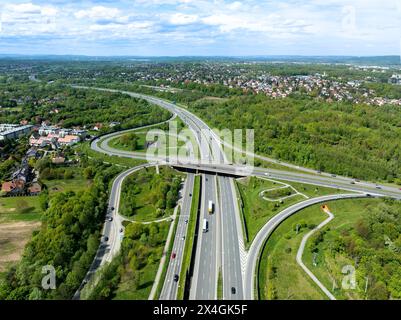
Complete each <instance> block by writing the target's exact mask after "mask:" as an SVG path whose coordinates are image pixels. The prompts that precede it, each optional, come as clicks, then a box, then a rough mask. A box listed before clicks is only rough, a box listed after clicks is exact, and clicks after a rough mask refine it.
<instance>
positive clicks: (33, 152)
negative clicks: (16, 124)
mask: <svg viewBox="0 0 401 320" xmlns="http://www.w3.org/2000/svg"><path fill="white" fill-rule="evenodd" d="M26 157H27V158H28V159H29V158H34V159H39V158H40V155H39V152H38V150H36V149H35V148H30V149H29V150H28V151H27V152H26Z"/></svg>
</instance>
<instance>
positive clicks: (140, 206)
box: [120, 166, 184, 221]
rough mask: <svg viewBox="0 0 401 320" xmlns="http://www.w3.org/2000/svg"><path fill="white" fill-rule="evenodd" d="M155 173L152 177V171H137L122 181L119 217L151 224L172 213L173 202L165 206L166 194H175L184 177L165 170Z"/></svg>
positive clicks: (152, 169) (161, 169)
mask: <svg viewBox="0 0 401 320" xmlns="http://www.w3.org/2000/svg"><path fill="white" fill-rule="evenodd" d="M159 170H160V171H159V172H160V174H156V168H154V167H151V168H145V169H141V170H138V171H136V172H134V173H132V174H131V175H129V176H128V177H127V178H126V179H125V180H124V182H123V186H122V195H121V200H120V214H121V215H124V216H127V217H130V218H132V219H134V220H135V221H152V220H155V219H160V218H163V217H167V216H169V215H171V214H172V213H173V209H174V207H175V204H176V201H170V202H169V203H170V206H169V205H168V203H167V195H168V191H169V190H172V189H174V190H176V187H178V185H177V184H179V183H180V182H181V179H183V178H184V174H183V173H180V172H178V171H176V170H173V169H171V168H170V167H165V166H163V167H160V168H159ZM176 191H177V190H176ZM172 202H174V203H172Z"/></svg>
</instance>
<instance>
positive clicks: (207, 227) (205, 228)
mask: <svg viewBox="0 0 401 320" xmlns="http://www.w3.org/2000/svg"><path fill="white" fill-rule="evenodd" d="M208 230H209V223H208V222H207V219H203V233H205V232H207V231H208Z"/></svg>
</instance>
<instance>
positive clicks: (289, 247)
mask: <svg viewBox="0 0 401 320" xmlns="http://www.w3.org/2000/svg"><path fill="white" fill-rule="evenodd" d="M326 204H327V205H328V207H329V209H330V211H331V212H332V213H333V214H334V217H335V218H334V219H333V220H332V221H331V222H330V223H329V224H328V225H327V226H325V227H324V228H323V230H325V232H326V233H325V238H324V239H325V240H324V241H323V242H321V243H320V244H319V246H318V248H319V250H318V251H317V255H316V256H315V258H313V253H312V251H311V244H312V241H313V236H312V237H311V238H309V240H308V242H307V245H306V247H305V251H304V255H303V262H304V263H305V265H306V266H307V267H308V268H309V269H310V270H311V271H312V272H313V273H314V274H315V276H317V278H318V279H319V280H320V281H321V282H322V283H323V284H324V285H325V287H326V288H328V289H329V290H330V291H332V293H333V294H334V295H335V296H336V298H337V299H364V298H365V297H364V295H363V290H364V286H365V285H366V282H365V278H358V277H357V280H358V283H359V284H358V288H357V289H356V290H344V289H342V288H341V283H342V280H343V279H344V274H343V273H342V272H341V270H342V268H343V267H344V266H345V265H352V266H354V265H355V261H354V260H353V259H350V258H349V257H347V256H346V255H344V254H342V253H341V251H340V253H338V254H335V255H333V254H332V253H330V252H329V251H330V250H327V248H326V247H325V246H324V245H325V243H327V241H329V242H330V243H331V244H330V246H333V243H336V240H335V239H336V237H338V236H340V238H343V237H347V235H348V233H349V232H350V231H351V230H353V228H354V225H355V223H356V222H357V221H358V220H359V219H360V218H361V217H364V216H365V215H366V214H367V212H369V211H370V210H372V209H374V208H378V207H379V206H381V205H382V204H383V200H381V199H347V200H336V201H328V202H327V203H326ZM327 217H328V216H327V214H326V213H324V212H323V211H322V210H321V208H320V205H314V206H311V207H308V208H306V209H303V210H301V211H300V212H298V213H297V214H296V215H293V216H291V217H290V218H288V219H287V220H285V221H284V222H283V223H282V224H281V225H280V226H279V227H278V228H277V229H276V230H275V231H274V232H273V234H272V235H271V236H270V237H269V239H268V241H267V242H266V245H265V248H264V250H263V252H262V256H261V259H260V267H259V273H258V281H259V293H260V298H261V299H327V297H326V295H325V294H324V293H323V292H322V291H321V290H320V289H319V288H318V287H317V286H316V285H315V284H314V283H313V282H312V281H311V279H310V278H309V276H307V275H306V273H305V272H304V271H303V270H302V269H301V267H300V266H299V265H298V264H297V263H296V253H297V251H298V248H299V245H300V242H301V240H302V237H303V236H304V235H305V234H306V233H307V232H308V231H309V229H310V228H312V227H313V226H314V225H318V224H319V223H320V222H322V221H324V220H325V219H327ZM297 225H300V226H304V227H301V229H300V230H299V233H298V234H297V232H296V226H297ZM319 232H320V231H317V232H315V233H314V235H317V234H318V233H319ZM314 259H315V262H316V265H314V264H313V260H314ZM385 268H386V267H385V266H384V269H383V270H381V271H380V270H378V271H380V272H384V270H385ZM363 270H365V269H364V268H362V271H363ZM333 288H334V290H333Z"/></svg>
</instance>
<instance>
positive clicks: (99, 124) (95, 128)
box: [93, 123, 103, 131]
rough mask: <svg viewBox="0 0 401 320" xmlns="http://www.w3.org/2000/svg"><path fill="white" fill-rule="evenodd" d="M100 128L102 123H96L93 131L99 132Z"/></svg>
mask: <svg viewBox="0 0 401 320" xmlns="http://www.w3.org/2000/svg"><path fill="white" fill-rule="evenodd" d="M102 128H103V124H102V123H96V124H95V126H94V127H93V130H96V131H99V130H100V129H102Z"/></svg>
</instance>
